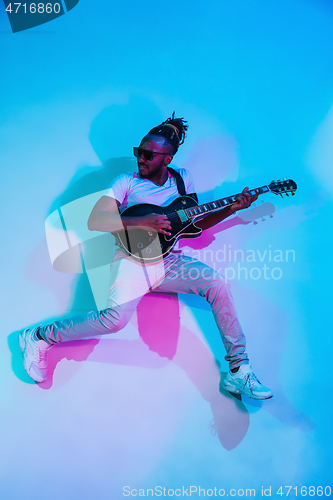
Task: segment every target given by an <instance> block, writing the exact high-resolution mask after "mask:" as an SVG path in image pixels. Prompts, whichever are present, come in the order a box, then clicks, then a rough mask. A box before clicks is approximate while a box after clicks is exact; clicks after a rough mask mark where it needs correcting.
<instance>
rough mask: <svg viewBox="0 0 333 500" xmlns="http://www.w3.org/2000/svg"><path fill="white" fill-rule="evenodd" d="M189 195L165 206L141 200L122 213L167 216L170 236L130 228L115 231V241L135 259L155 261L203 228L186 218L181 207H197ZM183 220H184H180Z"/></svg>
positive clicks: (126, 215)
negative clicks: (180, 240) (116, 237)
mask: <svg viewBox="0 0 333 500" xmlns="http://www.w3.org/2000/svg"><path fill="white" fill-rule="evenodd" d="M197 205H198V204H197V202H196V201H195V200H194V199H193V198H191V197H190V196H181V197H180V198H177V199H176V200H174V201H173V202H172V203H171V204H170V205H168V206H167V207H159V206H158V205H151V204H149V203H144V204H140V205H133V206H132V207H129V208H127V209H126V210H124V211H123V212H122V214H121V215H122V216H123V217H144V216H145V215H148V214H152V213H155V214H160V215H166V216H167V217H168V219H169V221H170V223H171V231H170V232H171V235H170V236H167V235H165V234H162V233H157V232H156V231H153V230H152V231H149V230H148V231H147V230H146V229H144V228H142V229H141V228H138V229H137V228H133V229H130V230H128V231H127V230H124V231H120V232H118V233H117V236H118V240H119V242H120V244H121V246H122V247H123V248H124V249H125V250H126V252H127V253H128V254H129V255H131V257H133V258H134V259H135V260H138V261H142V260H143V261H145V262H157V261H159V260H161V259H162V258H163V257H166V256H167V255H168V254H169V253H170V252H171V250H172V248H173V246H174V245H175V243H176V242H177V241H178V240H179V239H180V238H196V237H198V236H200V235H201V233H202V229H201V228H198V227H196V226H195V225H194V223H193V222H192V220H191V219H189V218H188V217H186V214H185V213H184V209H188V208H191V207H195V206H197ZM182 219H183V220H182Z"/></svg>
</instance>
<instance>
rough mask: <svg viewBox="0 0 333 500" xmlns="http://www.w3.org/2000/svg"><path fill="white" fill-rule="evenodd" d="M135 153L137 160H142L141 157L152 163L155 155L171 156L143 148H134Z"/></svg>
mask: <svg viewBox="0 0 333 500" xmlns="http://www.w3.org/2000/svg"><path fill="white" fill-rule="evenodd" d="M133 153H134V156H135V157H136V158H140V156H141V155H143V156H144V158H145V160H147V161H151V160H152V159H153V158H154V155H169V154H170V153H160V152H158V151H149V150H148V149H143V148H133Z"/></svg>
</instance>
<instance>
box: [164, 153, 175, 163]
mask: <svg viewBox="0 0 333 500" xmlns="http://www.w3.org/2000/svg"><path fill="white" fill-rule="evenodd" d="M172 159H173V156H172V155H169V156H166V157H165V160H166V161H165V163H166V165H169V163H171V162H172Z"/></svg>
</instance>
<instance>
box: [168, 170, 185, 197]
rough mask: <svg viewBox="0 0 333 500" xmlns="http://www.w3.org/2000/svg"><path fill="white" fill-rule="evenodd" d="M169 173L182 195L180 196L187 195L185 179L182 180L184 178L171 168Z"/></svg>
mask: <svg viewBox="0 0 333 500" xmlns="http://www.w3.org/2000/svg"><path fill="white" fill-rule="evenodd" d="M168 171H169V172H170V174H171V175H172V177H173V178H174V179H175V181H176V184H177V189H178V193H179V194H180V196H185V195H186V189H185V184H184V179H183V178H182V176H181V175H180V173H179V172H176V170H174V169H173V168H171V167H168Z"/></svg>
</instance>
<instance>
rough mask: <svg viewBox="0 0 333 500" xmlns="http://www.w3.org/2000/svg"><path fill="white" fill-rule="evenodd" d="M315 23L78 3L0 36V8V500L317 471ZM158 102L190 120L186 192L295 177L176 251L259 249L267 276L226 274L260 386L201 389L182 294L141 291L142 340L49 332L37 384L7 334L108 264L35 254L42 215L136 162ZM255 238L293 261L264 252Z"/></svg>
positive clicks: (157, 117) (320, 361) (255, 10)
mask: <svg viewBox="0 0 333 500" xmlns="http://www.w3.org/2000/svg"><path fill="white" fill-rule="evenodd" d="M332 28H333V5H332V2H330V1H328V0H326V1H325V0H316V1H314V0H294V1H293V2H290V1H286V0H279V1H277V0H269V1H267V0H232V1H231V0H219V1H215V0H207V1H206V2H198V1H197V0H192V1H191V2H185V1H179V0H178V1H175V0H170V1H169V2H168V3H158V2H153V1H147V0H144V1H142V2H134V1H132V0H128V1H123V2H112V1H111V2H103V1H101V0H96V1H95V2H89V1H88V0H81V1H80V2H79V3H78V5H77V6H76V7H75V8H74V9H72V10H71V11H70V12H69V13H67V14H65V15H64V16H61V17H60V18H58V19H55V20H54V21H52V22H50V23H47V24H45V25H43V26H39V27H36V28H34V29H31V30H28V31H25V32H20V33H16V34H13V33H12V32H11V29H10V25H9V21H8V18H7V16H6V12H5V8H4V6H3V5H0V37H1V54H0V63H1V93H0V101H1V118H0V164H1V173H2V175H1V186H2V195H1V213H2V222H1V229H2V245H1V246H2V248H1V255H2V257H1V263H2V287H1V289H2V298H1V304H2V332H3V334H2V336H1V364H0V371H1V378H0V380H1V391H2V426H1V431H0V432H1V490H2V495H3V496H4V498H6V500H7V499H8V500H9V499H15V500H16V499H19V498H20V499H21V498H24V499H26V500H30V499H31V500H32V499H34V500H37V499H39V498H47V499H48V500H55V499H59V498H63V499H66V500H67V499H72V498H82V499H90V498H98V499H99V500H106V499H111V498H112V499H113V498H115V499H118V498H119V499H120V498H123V495H122V488H123V487H124V486H130V487H131V488H154V487H155V486H158V485H161V486H165V487H166V488H173V489H175V488H182V487H183V486H185V487H189V486H190V485H194V486H195V485H196V486H201V487H202V488H206V489H208V488H214V487H217V488H218V489H219V488H224V489H225V490H226V491H228V492H229V489H230V488H235V489H236V490H237V489H239V488H243V489H246V488H255V489H256V496H260V495H261V487H262V486H264V487H265V488H268V487H269V486H271V487H272V498H281V496H279V495H277V493H276V492H277V490H278V488H279V487H280V486H284V485H290V486H293V487H296V486H297V487H298V488H300V487H301V486H302V485H304V486H307V487H309V486H315V487H317V486H323V487H325V486H327V485H330V486H332V472H331V471H332V458H331V447H332V433H331V416H332V403H331V400H332V398H331V394H330V392H331V386H332V384H331V368H330V365H331V359H330V358H331V350H332V337H331V316H330V310H331V300H332V292H331V281H332V279H331V278H332V276H331V268H332V265H331V251H330V248H331V244H332V236H331V217H332V194H333V174H332V172H333V169H332V166H333V164H332V158H333V146H332V145H333V108H332V100H333V86H332V83H333V65H332V41H333V40H332V38H333V29H332ZM174 110H175V111H176V115H178V116H183V117H185V118H186V119H187V120H188V122H189V126H190V128H189V131H188V138H187V140H186V141H185V144H184V145H183V146H182V147H181V148H180V150H179V152H178V154H177V156H176V157H175V159H174V164H175V165H177V166H184V167H186V168H188V169H189V170H191V172H192V174H193V177H194V180H195V184H196V186H197V192H198V193H199V199H200V200H201V202H205V201H211V200H213V199H216V198H218V197H222V196H228V195H230V194H234V193H237V192H239V191H241V190H242V188H243V187H244V186H246V185H248V186H249V187H251V188H254V187H257V186H261V185H264V184H267V183H269V182H270V181H271V180H272V179H275V180H276V179H277V178H278V179H281V178H284V177H286V178H292V179H294V180H295V181H296V182H297V184H298V191H297V195H296V196H295V197H293V198H290V197H289V198H286V199H283V200H282V199H281V198H277V197H274V196H273V195H265V197H264V196H263V197H262V199H263V200H262V201H264V204H262V203H261V200H259V202H258V206H257V207H254V208H255V209H256V211H255V212H251V214H252V215H250V217H249V219H246V215H245V213H244V214H239V216H240V218H239V219H237V220H236V221H235V220H233V219H230V220H228V221H226V222H224V223H222V224H221V225H220V226H218V227H216V228H214V231H210V232H207V234H206V235H205V236H203V237H202V238H203V239H201V240H196V243H193V245H192V246H185V247H184V251H186V252H187V253H189V254H192V255H193V253H194V252H197V253H198V252H199V254H200V257H201V258H205V259H206V261H207V263H208V264H209V265H214V263H215V265H217V266H218V268H219V267H221V266H222V267H223V266H228V267H231V268H234V269H235V270H236V269H237V264H238V262H235V261H233V262H231V263H229V264H227V263H225V262H222V263H221V262H218V261H217V260H216V252H217V250H218V249H220V248H223V245H226V246H227V248H231V249H242V250H243V251H244V252H245V251H247V250H254V252H256V255H257V256H258V255H259V254H258V252H259V253H260V255H263V252H265V250H266V252H267V253H266V257H265V260H264V262H261V261H260V258H259V257H257V260H256V262H255V263H244V262H240V264H241V265H242V266H243V267H247V269H248V272H250V271H251V269H252V268H253V267H256V268H259V269H261V268H262V265H263V263H265V264H267V266H269V267H270V268H273V267H279V268H280V269H281V270H282V276H281V279H273V278H270V279H264V277H263V275H261V276H260V278H259V279H251V278H249V276H248V279H246V277H245V272H243V273H242V274H241V275H240V276H239V278H238V277H237V273H236V277H235V279H234V280H232V283H231V286H232V290H233V294H234V297H235V301H236V306H237V310H238V311H239V316H240V319H241V322H242V324H243V327H244V330H245V332H246V335H247V339H248V351H249V354H250V357H251V362H252V365H253V368H254V370H255V372H256V373H257V374H258V376H259V378H260V379H261V380H262V381H263V383H265V384H267V385H268V386H270V387H271V388H272V390H273V392H274V398H273V399H272V400H270V401H267V402H264V403H258V402H253V401H250V400H248V399H246V398H243V402H238V401H237V400H235V399H234V398H231V397H229V396H228V395H227V394H226V393H221V392H220V391H219V390H218V386H219V381H220V376H219V372H218V367H217V364H216V361H215V358H216V359H218V360H219V362H220V363H221V370H222V372H224V373H225V372H226V371H227V366H226V364H225V362H224V360H223V356H224V352H223V348H222V346H221V342H220V339H219V336H218V331H217V329H216V327H215V325H214V322H213V319H212V316H211V313H210V311H209V310H208V308H207V307H206V304H205V303H202V301H201V300H199V299H198V298H196V297H179V302H178V301H177V300H176V298H175V297H172V296H171V297H169V298H168V297H166V298H165V297H164V298H161V299H160V300H158V299H156V297H153V298H152V299H147V300H148V302H146V304H145V303H144V302H143V306H142V308H143V309H142V311H143V312H141V313H140V314H141V320H142V318H144V317H145V316H144V312H145V310H146V311H147V308H148V310H149V307H150V310H152V309H151V306H152V305H153V307H154V308H155V310H156V311H157V313H158V314H157V315H156V318H155V320H156V321H155V323H154V328H153V330H154V329H155V332H156V334H157V331H158V330H159V329H161V331H162V334H163V335H161V336H160V337H159V342H157V344H158V345H157V346H156V345H155V344H154V345H155V347H154V345H153V340H152V339H150V340H149V341H148V340H147V338H143V337H144V335H143V333H142V332H143V330H142V328H141V329H140V328H139V330H138V325H139V327H140V318H139V316H138V317H136V316H135V317H134V318H133V320H132V321H131V323H130V324H129V325H128V326H127V327H126V329H125V330H124V331H123V332H120V333H119V334H117V335H115V336H113V338H111V336H108V337H107V338H104V339H102V340H100V342H97V340H87V341H84V342H82V343H71V344H68V345H59V346H57V347H55V348H54V349H53V350H52V351H51V353H50V364H51V375H50V380H48V381H47V382H45V383H44V384H41V385H39V386H37V385H35V384H33V383H31V380H30V379H29V378H28V377H27V376H26V375H25V373H24V371H23V368H22V364H21V359H20V352H19V350H18V346H17V331H18V330H20V329H21V328H23V327H25V326H27V325H29V324H35V323H38V322H39V321H40V322H41V321H43V322H44V321H49V320H51V319H54V318H56V317H66V316H68V315H70V314H76V313H78V312H82V311H87V310H90V309H91V308H95V307H100V305H101V304H102V302H103V297H102V295H103V294H101V296H100V295H99V290H100V289H101V286H100V284H101V283H102V282H103V283H104V281H105V280H106V278H105V276H107V272H106V268H100V271H101V274H99V272H100V271H99V270H95V271H94V270H93V271H92V272H90V273H88V274H84V273H76V274H75V273H64V272H58V271H56V270H55V269H53V268H52V265H51V260H50V255H49V253H50V252H49V250H50V246H49V248H48V246H47V242H46V236H45V220H46V219H47V218H48V217H49V216H50V215H51V214H52V213H54V211H55V210H56V209H58V208H59V207H63V206H64V205H67V207H69V208H70V210H69V211H68V214H69V215H68V223H69V226H70V220H71V221H72V223H73V228H74V229H73V231H75V223H76V218H80V219H81V221H82V220H83V222H84V217H85V215H86V213H89V207H90V208H91V204H92V201H93V199H94V196H93V193H95V192H101V191H102V190H103V189H105V188H106V186H107V184H108V183H109V182H110V181H111V180H112V178H113V177H114V175H116V174H117V173H118V172H120V171H122V170H124V169H127V168H129V169H134V168H135V163H133V160H132V159H131V155H132V146H133V145H138V143H139V141H140V140H141V138H142V136H143V135H144V134H145V133H146V132H147V131H148V130H149V129H150V128H151V127H153V126H154V125H156V124H158V123H160V122H161V121H162V120H164V119H165V118H167V117H168V116H170V114H171V113H172V111H174ZM98 196H99V195H98ZM82 197H86V198H84V199H85V200H88V201H87V203H86V204H83V205H81V204H79V202H77V201H76V200H78V199H79V198H82ZM85 210H86V212H85ZM251 210H252V209H251ZM263 215H264V219H265V220H261V219H262V216H263ZM270 215H273V218H271V217H270ZM78 216H80V217H78ZM242 217H243V219H242ZM74 219H75V220H74ZM253 222H257V224H254V223H253ZM82 224H83V223H82ZM83 226H84V224H83ZM82 231H83V232H84V229H82ZM60 233H61V228H59V234H60ZM77 233H78V234H79V233H80V230H79V229H77ZM94 236H95V235H93V234H91V235H90V237H94ZM82 240H84V238H82ZM204 248H206V249H210V250H211V251H212V254H209V255H213V257H210V256H209V255H208V254H207V255H206V256H204ZM269 249H271V250H272V251H275V250H280V251H281V252H282V254H283V255H284V256H285V252H286V251H287V250H293V251H294V252H295V254H294V255H295V259H294V260H293V259H290V260H289V261H288V262H285V261H284V262H277V263H272V262H269V260H268V250H269ZM106 267H107V266H106ZM254 274H255V273H254ZM254 274H253V275H254ZM103 280H104V281H103ZM149 300H153V303H152V304H151V303H150V302H149ZM145 306H146V309H145ZM165 311H167V313H168V314H169V315H170V317H173V316H172V315H173V314H174V315H175V316H174V317H177V318H178V317H179V315H180V325H178V326H177V325H176V328H178V329H179V332H178V333H179V339H178V342H177V339H176V341H175V339H174V338H173V339H171V337H170V342H169V341H168V339H167V340H165V336H167V334H168V330H167V329H164V330H163V324H162V325H159V326H156V325H158V317H161V316H162V315H163V314H165ZM148 320H149V318H148V319H147V329H148V330H149V328H150V329H152V326H151V324H150V325H149V324H148V323H149V321H148ZM162 323H163V322H162ZM176 323H177V321H176ZM156 329H157V330H156ZM171 329H172V321H171V326H170V331H171ZM176 336H177V335H176ZM163 342H166V345H167V347H165V345H164V344H163ZM168 342H169V344H168ZM161 346H162V347H161ZM168 346H169V347H170V346H171V347H173V348H174V350H173V351H172V348H171V347H170V349H169V350H168V348H169V347H168ZM284 492H285V494H286V490H284ZM292 495H293V497H295V490H294V489H293V490H292V492H291V493H290V494H289V496H290V497H291V496H292ZM298 496H300V490H298ZM192 497H195V498H197V497H198V495H196V496H195V495H194V494H193V495H192Z"/></svg>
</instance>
